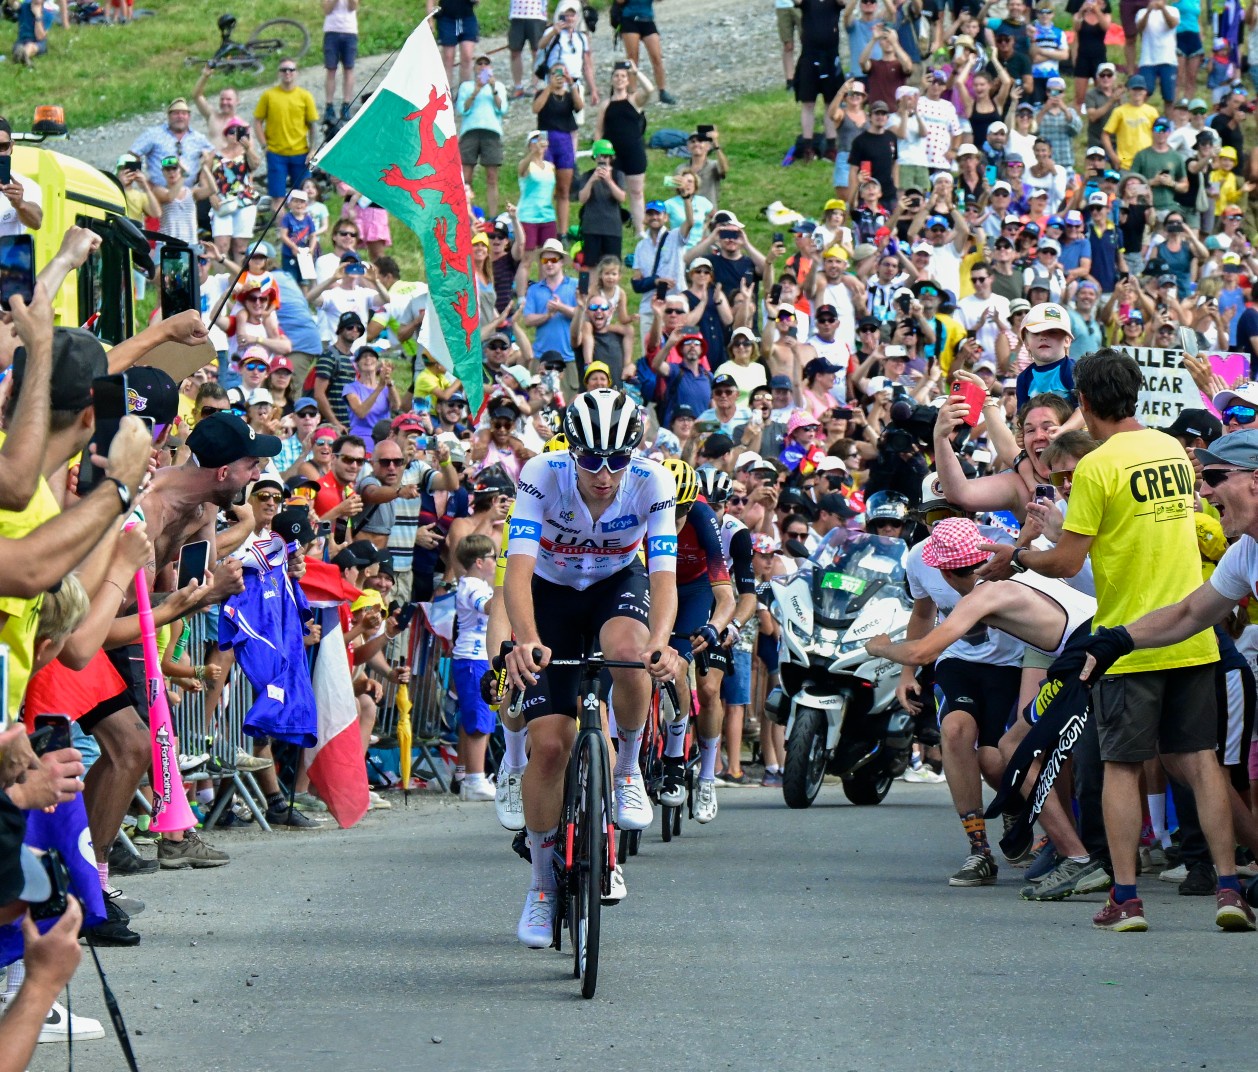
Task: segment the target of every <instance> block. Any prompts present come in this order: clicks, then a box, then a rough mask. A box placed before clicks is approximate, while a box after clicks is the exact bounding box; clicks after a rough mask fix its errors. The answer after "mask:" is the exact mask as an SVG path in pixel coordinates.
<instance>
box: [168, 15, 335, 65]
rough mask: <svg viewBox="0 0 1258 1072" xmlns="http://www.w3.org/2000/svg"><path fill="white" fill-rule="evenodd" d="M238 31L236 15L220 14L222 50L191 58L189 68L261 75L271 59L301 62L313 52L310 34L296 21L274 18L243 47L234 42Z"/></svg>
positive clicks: (219, 48)
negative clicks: (234, 34) (207, 68)
mask: <svg viewBox="0 0 1258 1072" xmlns="http://www.w3.org/2000/svg"><path fill="white" fill-rule="evenodd" d="M235 29H236V16H235V15H220V16H219V17H218V32H219V34H220V35H221V37H222V42H221V43H220V44H219V46H218V51H216V52H215V53H214V55H213V56H189V57H188V58H187V59H185V60H184V63H185V64H186V65H187V66H188V67H209V68H211V69H212V70H225V71H244V72H248V73H250V74H260V73H261V72H262V71H263V70H264V69H265V68H266V61H267V60H269V59H280V58H287V59H292V60H300V59H301V58H302V56H304V55H305V54H306V53H307V52H308V51H309V50H310V33H309V31H308V30H307V29H306V28H305V27H304V26H303V25H302V24H301V23H300V22H295V21H294V20H293V19H270V20H268V21H267V22H264V23H262V25H261V26H259V27H258V28H257V29H256V30H254V31H253V33H252V34H251V35H250V36H249V40H247V41H246V42H245V43H244V44H243V45H242V44H240V43H239V42H237V41H233V40H232V31H234V30H235Z"/></svg>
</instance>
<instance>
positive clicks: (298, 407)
mask: <svg viewBox="0 0 1258 1072" xmlns="http://www.w3.org/2000/svg"><path fill="white" fill-rule="evenodd" d="M303 409H313V410H315V411H316V412H318V409H319V403H318V402H316V401H315V400H314V399H313V398H311V397H310V396H309V395H302V396H301V398H299V399H297V401H296V403H294V405H293V412H294V413H300V412H301V411H302V410H303Z"/></svg>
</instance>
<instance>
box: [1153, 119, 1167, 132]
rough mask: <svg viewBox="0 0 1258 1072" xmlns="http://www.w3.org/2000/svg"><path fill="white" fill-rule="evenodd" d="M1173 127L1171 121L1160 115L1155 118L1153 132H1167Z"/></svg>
mask: <svg viewBox="0 0 1258 1072" xmlns="http://www.w3.org/2000/svg"><path fill="white" fill-rule="evenodd" d="M1170 129H1171V121H1170V120H1169V119H1167V118H1165V117H1163V116H1159V117H1158V118H1157V119H1155V120H1153V132H1154V133H1155V134H1165V133H1166V132H1167V131H1168V130H1170Z"/></svg>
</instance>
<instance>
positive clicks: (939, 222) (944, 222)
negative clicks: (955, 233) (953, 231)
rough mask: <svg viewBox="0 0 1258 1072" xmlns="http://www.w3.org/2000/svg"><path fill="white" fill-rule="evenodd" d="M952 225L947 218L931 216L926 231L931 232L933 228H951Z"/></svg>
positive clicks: (927, 220)
mask: <svg viewBox="0 0 1258 1072" xmlns="http://www.w3.org/2000/svg"><path fill="white" fill-rule="evenodd" d="M951 226H952V224H951V223H950V222H949V221H948V219H947V217H945V216H929V217H927V219H926V229H927V230H928V231H929V230H930V229H931V228H932V227H943V228H948V227H951Z"/></svg>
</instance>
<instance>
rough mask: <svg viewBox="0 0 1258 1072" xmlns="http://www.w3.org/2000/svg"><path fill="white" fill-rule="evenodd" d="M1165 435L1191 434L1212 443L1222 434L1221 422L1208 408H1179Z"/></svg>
mask: <svg viewBox="0 0 1258 1072" xmlns="http://www.w3.org/2000/svg"><path fill="white" fill-rule="evenodd" d="M1165 431H1166V434H1167V435H1172V436H1186V437H1187V436H1191V437H1195V438H1200V439H1204V440H1205V441H1206V442H1207V443H1213V442H1214V441H1215V440H1216V439H1218V438H1219V437H1220V436H1222V435H1223V422H1222V421H1220V420H1219V418H1218V417H1216V416H1215V415H1214V414H1213V413H1211V412H1210V411H1209V410H1208V409H1181V410H1180V411H1179V416H1178V417H1176V418H1175V422H1174V423H1173V424H1172V425H1171V426H1170V427H1169V428H1167V429H1165Z"/></svg>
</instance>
